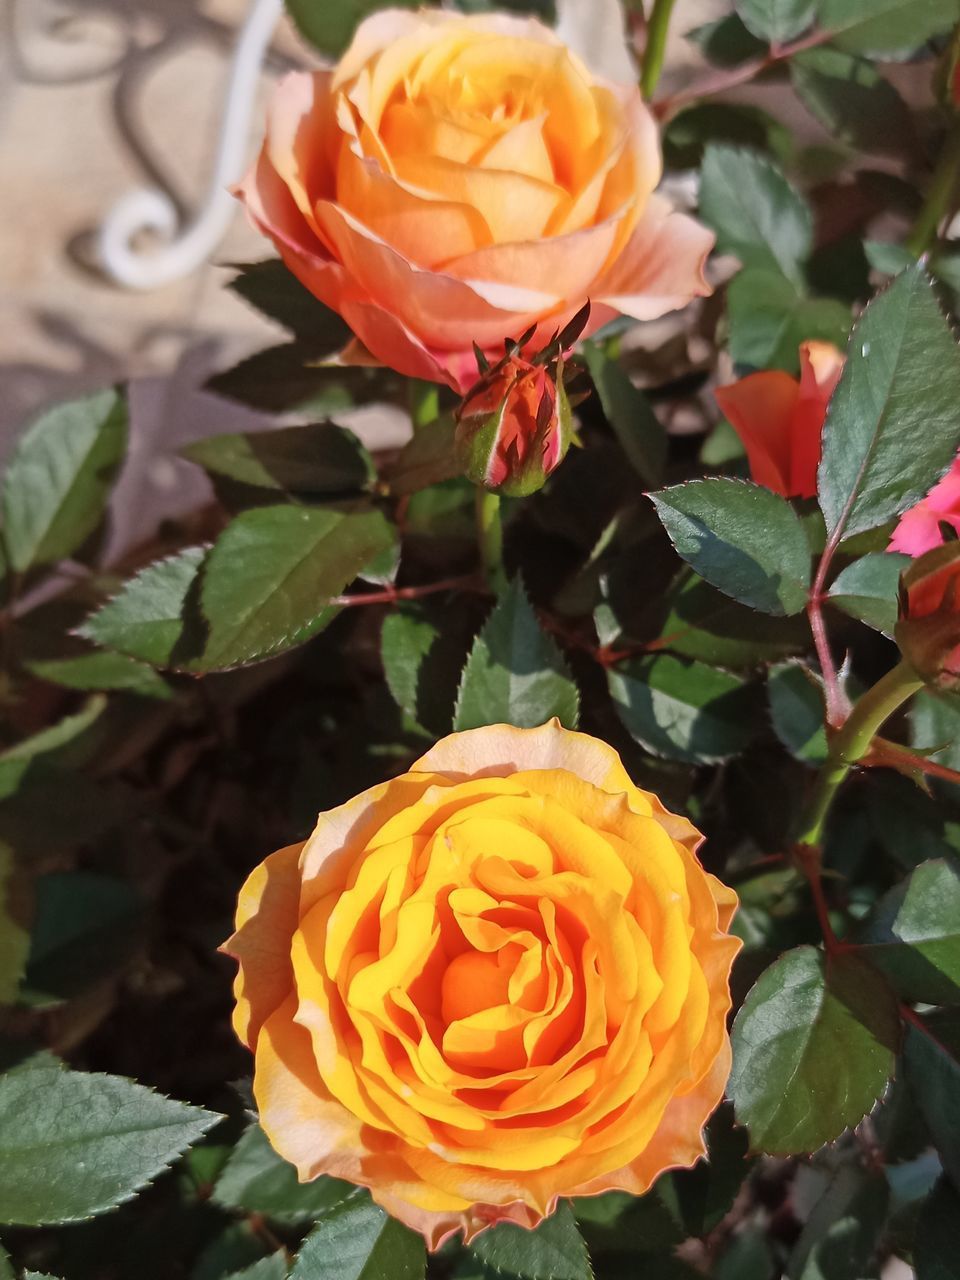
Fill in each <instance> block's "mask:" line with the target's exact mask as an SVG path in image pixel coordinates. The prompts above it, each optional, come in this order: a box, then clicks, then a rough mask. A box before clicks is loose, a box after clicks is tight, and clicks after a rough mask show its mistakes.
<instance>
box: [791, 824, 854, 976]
mask: <svg viewBox="0 0 960 1280" xmlns="http://www.w3.org/2000/svg"><path fill="white" fill-rule="evenodd" d="M796 861H797V865H798V866H799V867H800V870H801V871H802V872H803V874H804V876H805V877H806V881H807V884H808V885H809V886H810V894H811V896H812V898H813V905H814V909H815V910H816V913H817V920H818V921H819V924H820V932H821V933H822V934H823V948H824V950H825V951H826V953H827V955H831V956H835V955H839V954H840V952H841V951H846V950H847V949H848V944H847V943H845V942H842V941H841V940H840V939H839V938H838V937H837V935H836V934H835V933H834V931H833V925H832V924H831V923H830V908H829V907H828V906H827V899H826V896H825V894H824V892H823V880H822V879H821V877H820V850H819V848H817V847H816V846H814V845H799V846H798V848H797V850H796Z"/></svg>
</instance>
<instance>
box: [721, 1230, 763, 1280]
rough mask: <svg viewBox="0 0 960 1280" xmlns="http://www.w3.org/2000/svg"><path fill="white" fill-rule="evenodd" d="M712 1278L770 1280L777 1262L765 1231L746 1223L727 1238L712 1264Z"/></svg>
mask: <svg viewBox="0 0 960 1280" xmlns="http://www.w3.org/2000/svg"><path fill="white" fill-rule="evenodd" d="M711 1274H712V1280H773V1277H774V1276H775V1275H776V1274H777V1264H776V1262H775V1260H774V1256H773V1248H772V1245H771V1242H770V1239H769V1237H768V1235H767V1233H766V1232H765V1231H764V1229H763V1228H762V1227H750V1226H747V1227H745V1228H744V1229H743V1230H741V1231H739V1232H737V1234H736V1235H735V1236H734V1237H733V1238H732V1239H731V1240H730V1242H729V1244H728V1245H727V1246H726V1247H725V1248H724V1250H723V1252H722V1253H721V1254H720V1257H719V1258H718V1259H717V1261H716V1262H715V1263H714V1266H713V1271H712V1273H711Z"/></svg>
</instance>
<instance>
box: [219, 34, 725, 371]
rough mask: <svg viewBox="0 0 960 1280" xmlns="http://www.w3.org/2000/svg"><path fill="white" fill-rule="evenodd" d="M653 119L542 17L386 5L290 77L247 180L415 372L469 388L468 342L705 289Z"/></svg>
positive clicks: (264, 214)
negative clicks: (658, 191) (329, 58)
mask: <svg viewBox="0 0 960 1280" xmlns="http://www.w3.org/2000/svg"><path fill="white" fill-rule="evenodd" d="M660 174H661V160H660V150H659V142H658V138H657V131H656V126H655V124H654V121H653V117H652V116H651V114H650V112H649V111H648V110H647V108H646V107H645V106H644V104H643V102H642V101H641V99H640V95H639V91H638V89H637V87H636V85H635V84H630V85H622V84H613V83H606V82H603V81H600V80H598V79H596V78H594V77H593V76H591V74H590V72H589V71H588V70H587V68H586V67H585V66H584V65H583V63H582V62H581V61H580V59H579V58H577V57H576V55H575V54H574V53H572V52H571V51H570V50H569V49H567V47H566V46H565V45H564V44H563V43H562V42H561V41H560V40H559V39H558V37H557V36H556V35H555V34H554V33H553V32H552V31H550V30H549V29H548V28H546V27H544V26H543V25H541V24H540V23H539V22H537V21H535V20H534V19H521V18H513V17H506V16H504V15H495V14H484V15H478V16H473V17H464V16H463V15H460V14H455V13H447V12H443V11H438V10H424V11H421V12H419V13H413V12H410V11H409V10H385V11H381V12H379V13H376V14H374V15H373V16H372V17H370V18H368V19H367V20H366V21H365V22H364V23H362V24H361V26H360V28H359V29H358V31H357V34H356V36H355V38H354V41H353V44H352V45H351V46H350V48H349V49H348V51H347V52H346V53H345V54H344V57H343V59H342V61H341V62H340V65H339V66H338V67H337V68H336V70H334V71H315V72H312V73H306V72H301V73H296V74H293V75H290V76H288V77H287V78H286V79H285V80H284V81H283V82H282V83H281V85H280V87H279V89H278V91H277V95H276V97H275V99H274V102H273V106H272V109H271V112H270V117H269V122H268V128H267V136H266V141H265V142H264V146H263V150H262V152H261V154H260V157H259V159H258V161H257V163H256V165H255V166H254V168H253V171H252V172H251V173H250V175H249V176H248V177H247V179H246V180H245V182H243V183H242V184H241V186H240V188H239V194H240V196H241V197H242V199H243V200H244V201H245V202H246V204H247V207H248V209H249V211H250V213H251V215H252V217H253V219H254V222H255V223H256V224H257V226H259V227H260V229H261V230H262V231H263V232H264V233H265V234H266V235H268V236H270V238H271V239H272V240H273V241H274V243H275V244H276V246H277V248H278V249H279V251H280V254H281V256H282V258H283V260H284V262H285V263H286V264H287V266H288V267H289V268H290V270H291V271H292V272H293V273H294V274H295V275H296V276H297V277H298V279H300V280H301V281H302V282H303V283H304V284H305V285H306V287H307V288H308V289H310V290H311V291H312V292H313V293H314V294H316V296H317V297H318V298H320V299H321V300H322V301H323V302H325V303H327V304H328V305H329V306H331V307H333V308H334V310H336V311H338V312H339V313H340V314H341V315H342V316H343V318H344V320H346V322H347V323H348V324H349V325H350V327H351V328H352V329H353V331H354V333H355V334H356V336H357V338H358V339H359V341H360V343H362V344H363V346H364V347H366V348H367V350H368V351H369V352H370V353H372V354H373V356H374V357H375V358H376V359H377V360H379V361H382V362H383V363H384V364H387V365H389V366H391V367H392V368H394V369H397V370H398V371H399V372H400V373H404V374H410V375H412V376H415V377H419V378H426V379H430V380H433V381H436V382H445V383H448V384H449V385H450V386H452V387H454V388H455V389H456V390H458V391H460V392H461V393H463V392H465V391H466V390H467V389H468V388H469V386H470V383H471V382H472V381H473V380H474V379H475V377H476V367H477V366H476V361H475V359H474V355H473V351H472V348H471V343H472V342H474V341H476V342H477V343H478V344H479V346H480V347H481V348H482V350H483V351H484V352H485V353H486V354H488V355H489V356H490V357H491V358H492V360H495V359H496V358H497V357H498V356H499V355H500V354H502V351H503V345H502V344H503V342H504V339H506V338H511V339H516V338H518V337H519V336H520V335H521V334H522V333H524V331H525V330H527V329H528V328H529V327H530V326H531V325H536V331H535V334H534V338H533V341H535V342H537V341H539V343H540V345H542V344H543V342H544V341H546V340H547V339H548V338H549V337H550V335H551V334H552V333H553V332H554V331H555V330H556V329H558V328H560V327H562V325H563V324H564V323H566V321H567V320H568V319H569V318H570V317H571V316H573V315H574V314H575V313H576V312H577V311H578V310H579V309H580V308H581V306H582V305H583V304H584V302H585V301H586V300H587V299H588V298H590V299H592V300H593V304H594V307H593V315H592V318H591V331H592V330H594V329H596V328H598V327H599V326H600V325H602V324H604V323H605V322H606V321H608V320H610V319H611V318H612V317H613V316H614V315H617V314H623V315H628V316H633V317H634V318H636V319H638V320H649V319H652V318H654V317H656V316H660V315H663V314H664V313H665V312H667V311H671V310H673V309H675V308H677V307H681V306H683V305H685V303H687V302H688V301H689V300H690V299H691V298H693V297H695V296H697V295H702V294H706V293H708V292H709V288H708V287H707V285H706V284H705V282H704V279H703V272H702V268H703V263H704V260H705V259H706V256H707V254H708V252H709V250H710V248H711V246H712V243H713V237H712V235H711V234H710V233H709V232H708V231H706V230H705V229H704V228H703V227H701V226H700V225H699V223H697V222H695V221H694V220H693V219H692V218H688V217H686V216H685V215H683V214H680V213H676V212H674V211H673V210H672V208H671V206H670V205H669V203H668V202H667V201H666V200H664V199H663V198H662V197H660V196H657V195H654V194H653V191H654V188H655V187H656V185H657V183H658V182H659V180H660Z"/></svg>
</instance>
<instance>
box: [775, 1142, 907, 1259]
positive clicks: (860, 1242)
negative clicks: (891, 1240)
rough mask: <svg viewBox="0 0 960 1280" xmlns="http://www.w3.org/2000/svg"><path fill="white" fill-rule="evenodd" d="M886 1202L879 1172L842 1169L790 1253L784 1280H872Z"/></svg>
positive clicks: (884, 1184)
mask: <svg viewBox="0 0 960 1280" xmlns="http://www.w3.org/2000/svg"><path fill="white" fill-rule="evenodd" d="M889 1199H890V1189H889V1187H888V1185H887V1181H886V1179H885V1178H884V1176H883V1174H882V1173H881V1172H879V1171H872V1172H868V1171H867V1170H865V1169H863V1168H861V1167H860V1166H859V1165H850V1164H848V1165H841V1166H840V1168H839V1169H838V1170H837V1171H836V1173H835V1174H834V1176H833V1177H832V1178H831V1179H830V1182H829V1184H828V1186H827V1189H826V1191H825V1192H824V1194H823V1195H822V1196H821V1197H820V1199H819V1200H818V1201H817V1203H816V1204H815V1205H814V1206H813V1211H812V1212H811V1214H810V1217H809V1218H808V1219H807V1221H806V1222H805V1223H804V1226H803V1231H802V1232H801V1234H800V1238H799V1240H798V1241H797V1243H796V1244H795V1245H794V1247H793V1249H792V1251H791V1253H790V1258H789V1260H788V1262H787V1268H786V1275H787V1277H788V1280H858V1277H860V1276H867V1275H870V1274H871V1268H870V1262H871V1260H872V1258H873V1256H874V1254H875V1253H876V1250H877V1245H878V1242H879V1238H880V1233H881V1231H882V1230H883V1226H884V1221H885V1219H886V1214H887V1205H888V1203H889Z"/></svg>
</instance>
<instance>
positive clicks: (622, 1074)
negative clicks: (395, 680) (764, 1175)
mask: <svg viewBox="0 0 960 1280" xmlns="http://www.w3.org/2000/svg"><path fill="white" fill-rule="evenodd" d="M699 843H700V836H699V834H698V833H697V832H696V831H695V829H694V828H693V826H692V825H691V824H690V823H689V822H688V821H687V820H686V819H684V818H679V817H677V816H676V815H674V814H671V813H669V812H668V811H667V810H665V809H664V808H663V806H662V805H661V804H660V802H659V801H658V800H657V798H656V797H655V796H653V795H650V794H649V793H647V792H644V791H641V790H640V789H639V788H638V787H636V786H634V784H633V783H632V782H631V780H630V777H629V775H628V774H627V773H626V771H625V770H624V768H623V766H622V764H621V763H620V760H619V757H618V756H617V754H616V753H615V752H614V751H613V750H611V748H610V747H608V746H607V745H606V744H605V743H602V742H600V741H599V740H598V739H596V738H592V737H589V736H587V735H585V734H579V733H571V732H569V731H567V730H565V729H563V728H561V727H560V725H559V724H558V723H557V722H556V721H554V722H553V723H552V724H548V725H544V726H543V727H542V728H540V729H534V730H518V729H511V728H509V727H508V726H505V725H500V726H492V727H490V728H485V729H477V730H474V731H472V732H467V733H461V734H454V735H453V736H452V737H449V738H446V739H444V740H443V741H442V742H439V743H438V744H437V745H436V746H435V747H433V748H432V749H431V750H430V751H428V752H427V754H426V755H425V756H424V757H423V758H422V759H421V760H419V761H418V762H417V763H416V764H415V765H414V766H413V767H412V768H411V769H410V770H409V771H408V772H407V773H405V774H403V775H401V776H400V777H398V778H395V779H393V780H392V781H390V782H386V783H383V784H382V785H380V786H377V787H374V788H373V789H372V790H370V791H367V792H365V793H363V794H362V795H360V796H358V797H356V799H354V800H351V801H349V802H348V803H347V804H345V805H343V806H341V807H340V808H337V809H334V810H331V811H330V812H328V813H324V814H321V815H320V819H319V821H318V823H317V826H316V828H315V830H314V832H313V835H312V836H311V837H310V838H309V839H308V840H307V842H306V843H305V844H304V845H293V846H290V847H289V848H286V849H282V850H280V851H279V852H277V853H275V854H273V855H271V857H269V858H267V860H266V861H265V862H264V863H263V864H262V865H261V866H259V867H258V868H257V869H256V870H255V871H254V872H253V873H252V875H251V876H250V879H249V880H248V881H247V883H246V885H245V886H244V889H243V891H242V892H241V895H240V901H239V906H238V911H237V929H236V932H235V933H234V935H233V937H232V938H231V939H230V940H229V941H228V942H227V943H226V944H225V949H226V950H227V951H228V952H229V954H231V955H233V956H235V957H236V958H237V959H238V960H239V962H240V970H239V975H238V978H237V983H236V997H237V1008H236V1014H235V1019H234V1020H235V1026H236V1029H237V1031H238V1033H239V1035H240V1036H241V1038H242V1039H243V1040H244V1041H245V1042H246V1043H247V1044H248V1045H249V1046H250V1047H251V1049H253V1050H254V1053H255V1060H256V1067H255V1074H254V1094H255V1096H256V1100H257V1106H258V1108H259V1112H260V1120H261V1124H262V1125H263V1127H264V1129H265V1131H266V1133H267V1135H268V1137H269V1138H270V1141H271V1142H272V1143H273V1145H274V1147H275V1148H276V1149H277V1151H278V1152H279V1153H280V1154H281V1155H282V1156H284V1158H285V1159H287V1160H289V1161H290V1162H291V1163H293V1164H294V1165H296V1167H297V1171H298V1173H299V1175H300V1177H301V1179H311V1178H315V1177H317V1176H318V1175H319V1174H322V1173H332V1174H335V1175H337V1176H339V1177H342V1178H346V1179H349V1180H350V1181H352V1182H356V1183H361V1184H363V1185H366V1186H369V1187H370V1189H371V1192H372V1194H373V1196H374V1199H375V1200H377V1201H378V1202H379V1203H380V1204H381V1205H383V1206H384V1207H385V1208H386V1209H388V1210H389V1212H390V1213H392V1214H394V1215H395V1216H397V1217H399V1218H400V1219H401V1220H402V1221H404V1222H406V1223H407V1224H408V1225H409V1226H411V1227H413V1228H414V1229H416V1230H417V1231H420V1232H421V1233H422V1234H423V1236H424V1238H425V1239H426V1241H427V1242H428V1244H429V1246H430V1247H431V1248H436V1247H438V1246H439V1245H440V1244H441V1243H442V1241H443V1240H444V1239H445V1238H446V1237H447V1236H448V1235H450V1234H451V1233H452V1232H454V1231H456V1230H458V1229H461V1228H462V1229H463V1231H464V1233H465V1236H466V1238H467V1239H468V1240H469V1239H470V1238H471V1237H472V1236H474V1235H475V1234H476V1233H477V1232H478V1231H480V1230H482V1229H483V1228H484V1227H486V1226H489V1225H490V1224H491V1223H495V1222H499V1221H512V1222H517V1223H520V1224H522V1225H524V1226H528V1227H530V1226H534V1225H536V1223H537V1222H538V1221H539V1220H540V1219H541V1218H542V1217H544V1216H545V1215H546V1214H549V1213H550V1212H551V1211H552V1209H553V1208H554V1206H555V1205H556V1201H557V1197H558V1196H561V1195H574V1194H576V1195H592V1194H595V1193H597V1192H600V1191H605V1190H608V1189H610V1188H621V1189H623V1190H627V1191H630V1192H633V1193H634V1194H637V1195H639V1194H641V1193H642V1192H643V1191H645V1190H646V1189H647V1187H648V1186H650V1184H651V1183H652V1182H653V1180H654V1179H655V1178H656V1177H657V1176H658V1174H660V1173H661V1172H662V1171H663V1170H665V1169H668V1168H670V1167H673V1166H676V1165H688V1164H692V1163H693V1162H694V1161H695V1160H697V1159H698V1158H699V1156H700V1155H702V1154H703V1152H704V1149H705V1148H704V1145H703V1139H702V1135H701V1131H702V1128H703V1125H704V1123H705V1122H706V1120H707V1118H708V1117H709V1115H710V1113H711V1112H712V1111H713V1110H714V1108H715V1107H716V1106H717V1104H718V1102H719V1101H720V1099H721V1097H722V1096H723V1089H724V1085H725V1083H726V1079H727V1075H728V1074H729V1069H730V1048H729V1040H728V1037H727V1030H726V1014H727V1011H728V1009H729V1007H730V994H729V982H728V979H729V971H730V965H731V963H732V961H733V957H734V956H735V954H736V952H737V950H738V949H739V946H740V943H739V940H738V939H736V938H733V937H731V936H729V935H728V933H727V928H728V926H729V923H730V919H731V916H732V914H733V911H734V908H735V906H736V895H735V894H734V893H733V891H732V890H730V889H727V888H726V887H724V886H723V885H722V884H720V882H719V881H718V880H716V879H715V878H714V877H713V876H711V875H709V874H707V873H706V872H704V871H703V869H702V868H701V866H700V864H699V863H698V862H697V859H696V849H697V846H698V844H699Z"/></svg>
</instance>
